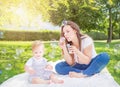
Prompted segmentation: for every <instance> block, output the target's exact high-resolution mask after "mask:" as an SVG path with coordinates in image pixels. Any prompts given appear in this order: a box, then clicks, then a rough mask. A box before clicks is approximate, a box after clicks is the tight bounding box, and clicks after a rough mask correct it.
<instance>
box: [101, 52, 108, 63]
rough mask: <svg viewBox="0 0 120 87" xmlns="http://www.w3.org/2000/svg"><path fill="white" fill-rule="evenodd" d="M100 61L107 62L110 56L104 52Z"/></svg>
mask: <svg viewBox="0 0 120 87" xmlns="http://www.w3.org/2000/svg"><path fill="white" fill-rule="evenodd" d="M101 59H102V60H103V61H106V62H109V60H110V56H109V55H108V53H106V52H104V53H101Z"/></svg>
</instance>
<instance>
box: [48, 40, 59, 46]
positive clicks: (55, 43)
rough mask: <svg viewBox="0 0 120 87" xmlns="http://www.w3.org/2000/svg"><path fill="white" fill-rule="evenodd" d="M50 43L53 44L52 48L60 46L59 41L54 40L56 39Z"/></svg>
mask: <svg viewBox="0 0 120 87" xmlns="http://www.w3.org/2000/svg"><path fill="white" fill-rule="evenodd" d="M50 45H51V47H52V48H55V47H57V46H58V43H57V42H56V41H55V40H54V41H51V42H50Z"/></svg>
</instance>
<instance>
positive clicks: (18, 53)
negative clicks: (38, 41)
mask: <svg viewBox="0 0 120 87" xmlns="http://www.w3.org/2000/svg"><path fill="white" fill-rule="evenodd" d="M23 52H24V49H19V48H17V49H16V55H17V56H19V55H21V54H22V53H23Z"/></svg>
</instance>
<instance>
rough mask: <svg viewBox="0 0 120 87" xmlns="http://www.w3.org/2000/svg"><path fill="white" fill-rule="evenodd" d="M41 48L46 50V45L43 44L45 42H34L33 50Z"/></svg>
mask: <svg viewBox="0 0 120 87" xmlns="http://www.w3.org/2000/svg"><path fill="white" fill-rule="evenodd" d="M39 46H41V47H43V48H44V44H43V42H42V41H40V40H36V41H34V42H33V43H32V50H34V49H35V48H37V47H39Z"/></svg>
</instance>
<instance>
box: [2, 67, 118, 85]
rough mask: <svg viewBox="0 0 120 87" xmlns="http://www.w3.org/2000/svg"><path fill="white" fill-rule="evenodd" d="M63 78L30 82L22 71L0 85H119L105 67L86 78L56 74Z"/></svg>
mask: <svg viewBox="0 0 120 87" xmlns="http://www.w3.org/2000/svg"><path fill="white" fill-rule="evenodd" d="M57 76H58V78H61V79H63V80H64V83H63V84H54V83H52V84H31V83H29V82H28V80H27V79H28V74H27V73H22V74H18V75H15V76H14V77H12V78H10V79H8V80H6V81H5V82H3V83H2V84H1V85H0V87H120V86H119V84H118V83H117V82H116V81H115V80H114V79H113V77H112V76H111V75H110V73H109V72H108V71H107V69H104V70H103V71H102V72H101V73H98V74H96V75H93V76H91V77H86V78H70V77H69V76H68V75H57Z"/></svg>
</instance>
